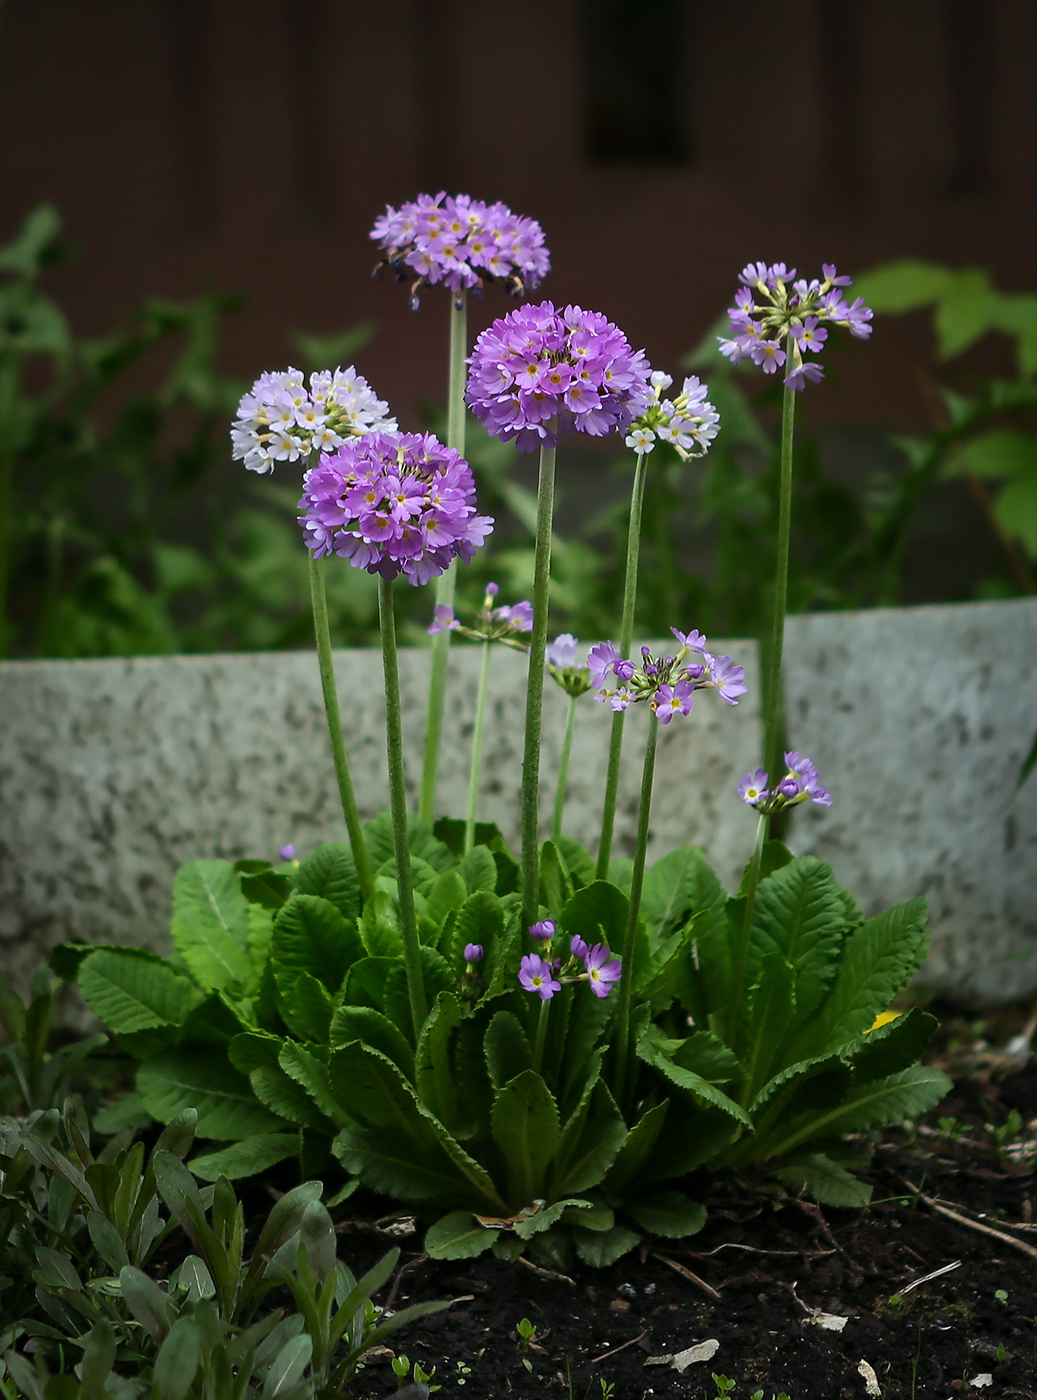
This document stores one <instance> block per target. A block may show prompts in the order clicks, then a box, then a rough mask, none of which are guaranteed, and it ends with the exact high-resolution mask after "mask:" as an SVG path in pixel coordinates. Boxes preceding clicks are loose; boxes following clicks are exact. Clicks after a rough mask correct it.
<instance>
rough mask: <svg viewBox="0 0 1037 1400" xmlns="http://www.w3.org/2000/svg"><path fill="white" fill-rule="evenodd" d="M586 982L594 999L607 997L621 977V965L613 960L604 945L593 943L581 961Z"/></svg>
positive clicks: (616, 960) (617, 960) (618, 960)
mask: <svg viewBox="0 0 1037 1400" xmlns="http://www.w3.org/2000/svg"><path fill="white" fill-rule="evenodd" d="M583 965H584V967H585V968H586V969H587V982H588V984H589V986H590V989H591V991H592V992H593V993H594V995H595V996H596V997H607V996H608V994H609V992H611V990H612V988H613V987H614V986H615V984H616V983H617V982H618V981H619V979H620V978H621V977H622V976H623V964H622V962H621V961H620V959H619V958H614V957H613V956H612V954H611V952H610V951H609V949H608V948H607V947H606V946H605V944H604V943H595V945H594V947H593V948H592V949H591V950H590V952H589V953H587V955H586V956H585V957H584V959H583Z"/></svg>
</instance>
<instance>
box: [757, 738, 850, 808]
mask: <svg viewBox="0 0 1037 1400" xmlns="http://www.w3.org/2000/svg"><path fill="white" fill-rule="evenodd" d="M738 796H739V797H740V798H741V799H742V801H743V802H744V803H745V805H746V806H747V807H755V809H756V810H757V811H758V812H760V813H762V814H763V815H764V816H770V815H771V814H772V813H773V812H780V811H781V810H782V808H783V807H798V806H799V804H800V803H802V802H816V803H817V804H818V806H819V807H831V805H832V797H831V794H830V793H829V792H828V791H827V790H826V789H825V788H823V787H822V786H821V784H820V783H819V782H818V780H817V769H816V768H815V767H814V765H813V763H811V761H810V759H809V758H804V757H803V755H802V754H798V753H796V752H794V751H793V752H790V753H787V754H786V755H785V776H784V777H783V778H782V779H781V781H780V782H779V783H777V784H775V786H774V788H773V790H772V789H771V787H770V774H769V773H768V772H767V770H766V769H765V768H757V770H756V772H755V773H746V775H745V777H744V778H743V779H742V781H741V782H740V783H739V784H738Z"/></svg>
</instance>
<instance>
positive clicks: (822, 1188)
mask: <svg viewBox="0 0 1037 1400" xmlns="http://www.w3.org/2000/svg"><path fill="white" fill-rule="evenodd" d="M774 1175H775V1176H776V1177H777V1178H778V1180H779V1181H780V1182H782V1183H783V1184H784V1185H785V1186H787V1187H788V1188H789V1190H790V1191H792V1192H794V1193H795V1194H796V1195H799V1194H800V1193H801V1192H806V1194H807V1195H808V1196H811V1197H813V1199H814V1200H815V1201H817V1202H818V1203H819V1204H820V1205H823V1206H839V1207H841V1208H844V1209H848V1210H859V1209H862V1208H863V1207H864V1206H866V1205H867V1204H868V1202H869V1201H870V1200H871V1193H872V1188H871V1187H870V1186H868V1185H866V1184H865V1183H864V1182H863V1181H858V1180H857V1178H856V1177H855V1176H853V1175H852V1174H851V1173H850V1172H848V1171H847V1170H846V1169H845V1167H840V1166H838V1165H837V1164H836V1163H835V1162H833V1161H832V1159H831V1158H830V1157H826V1156H825V1155H824V1153H822V1152H815V1153H813V1154H812V1155H810V1156H807V1157H802V1158H799V1159H798V1160H797V1161H796V1162H792V1163H790V1164H789V1165H788V1166H787V1167H780V1168H779V1169H778V1170H777V1171H776V1172H775V1173H774Z"/></svg>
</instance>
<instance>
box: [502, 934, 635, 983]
mask: <svg viewBox="0 0 1037 1400" xmlns="http://www.w3.org/2000/svg"><path fill="white" fill-rule="evenodd" d="M557 932H558V928H557V925H556V924H555V921H554V919H544V920H543V921H542V922H541V923H537V924H531V925H530V928H529V936H530V937H531V938H533V939H535V940H536V942H538V943H539V944H541V945H542V947H543V949H544V953H546V955H547V956H546V957H545V956H542V955H541V954H540V953H527V954H526V956H525V957H524V958H523V959H522V963H521V965H520V968H519V975H518V980H519V982H520V983H521V984H522V986H523V987H525V989H526V991H527V992H535V993H536V994H537V995H538V996H539V997H540V998H541V1000H543V1001H550V1000H551V998H552V997H553V996H554V994H555V992H560V991H561V990H562V987H563V986H565V985H568V984H572V983H574V982H586V983H587V985H588V986H589V987H590V989H591V991H592V992H593V993H594V995H595V996H596V997H607V996H608V994H609V992H611V990H612V988H613V987H614V986H615V985H616V983H617V982H618V981H619V980H620V978H621V977H622V976H623V963H622V960H621V959H620V958H614V957H613V956H612V953H611V951H610V950H609V948H608V947H606V945H605V944H604V943H595V945H594V947H593V948H591V947H589V946H588V944H587V943H586V942H585V941H584V940H583V939H582V938H580V937H579V935H577V936H576V937H575V938H572V939H570V941H569V957H568V959H567V960H566V964H565V966H564V967H563V966H562V959H561V958H552V957H551V940H552V939H553V938H554V936H555V934H556V933H557ZM581 963H582V964H583V971H582V972H579V973H578V972H577V971H576V969H577V968H578V967H579V965H580V964H581Z"/></svg>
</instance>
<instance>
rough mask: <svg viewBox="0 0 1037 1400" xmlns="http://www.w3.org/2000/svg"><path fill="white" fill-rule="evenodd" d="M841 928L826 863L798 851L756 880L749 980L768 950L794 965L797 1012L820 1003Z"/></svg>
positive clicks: (842, 916)
mask: <svg viewBox="0 0 1037 1400" xmlns="http://www.w3.org/2000/svg"><path fill="white" fill-rule="evenodd" d="M845 931H846V907H845V905H844V903H843V899H842V896H841V893H840V890H839V886H838V885H837V884H836V882H835V879H834V877H833V875H832V871H831V867H830V866H828V865H827V864H826V863H825V862H824V861H822V860H818V859H817V857H816V856H800V857H798V859H796V860H793V861H792V862H791V863H790V864H788V865H785V866H784V867H783V868H782V869H780V870H777V871H775V872H774V874H773V875H770V876H768V878H767V879H765V880H763V881H761V883H760V887H759V889H758V890H757V893H756V905H755V908H754V911H753V927H752V937H751V943H750V984H751V983H752V982H755V981H758V980H759V968H760V963H761V960H762V959H763V958H765V957H766V956H767V954H768V953H774V952H777V953H780V954H781V955H782V956H783V957H784V958H785V959H786V960H787V961H788V962H789V963H790V964H791V965H792V967H793V969H794V970H795V1002H796V1009H797V1013H798V1015H799V1016H801V1017H806V1016H809V1015H810V1014H811V1013H812V1012H813V1011H815V1010H816V1009H817V1007H818V1006H819V1005H820V1004H821V1001H822V1000H823V998H824V995H825V993H826V991H827V990H828V988H829V986H830V985H831V982H832V978H833V977H834V976H835V968H836V963H837V961H838V954H839V949H840V947H841V946H842V941H843V937H844V934H845Z"/></svg>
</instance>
